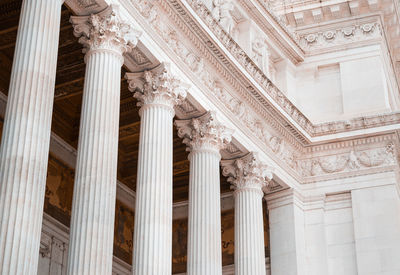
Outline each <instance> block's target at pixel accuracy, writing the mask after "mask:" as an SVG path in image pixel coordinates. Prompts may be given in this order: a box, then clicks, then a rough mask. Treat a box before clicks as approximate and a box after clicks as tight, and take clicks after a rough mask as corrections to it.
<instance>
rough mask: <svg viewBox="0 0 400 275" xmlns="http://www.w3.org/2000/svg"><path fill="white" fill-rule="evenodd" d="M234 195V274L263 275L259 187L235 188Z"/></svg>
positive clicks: (260, 195)
mask: <svg viewBox="0 0 400 275" xmlns="http://www.w3.org/2000/svg"><path fill="white" fill-rule="evenodd" d="M234 196H235V274H236V275H248V274H257V275H263V274H264V275H265V273H266V269H265V250H264V220H263V211H262V197H263V192H262V191H261V189H259V190H257V189H253V188H242V189H237V190H236V191H235V193H234Z"/></svg>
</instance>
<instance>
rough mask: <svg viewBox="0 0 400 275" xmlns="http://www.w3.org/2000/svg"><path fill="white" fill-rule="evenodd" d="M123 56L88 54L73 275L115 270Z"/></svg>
mask: <svg viewBox="0 0 400 275" xmlns="http://www.w3.org/2000/svg"><path fill="white" fill-rule="evenodd" d="M121 65H122V64H121V58H119V57H118V56H116V54H114V53H111V52H106V51H95V52H93V53H91V54H90V55H89V56H87V63H86V73H85V86H84V90H83V104H82V113H81V123H80V132H79V143H78V157H77V163H76V172H75V186H74V197H73V204H72V217H71V235H70V250H69V255H68V257H69V261H68V263H69V264H68V273H69V274H111V271H112V257H113V254H112V252H113V237H114V215H115V194H116V179H117V155H118V127H119V123H118V122H119V105H120V83H121V78H120V77H121Z"/></svg>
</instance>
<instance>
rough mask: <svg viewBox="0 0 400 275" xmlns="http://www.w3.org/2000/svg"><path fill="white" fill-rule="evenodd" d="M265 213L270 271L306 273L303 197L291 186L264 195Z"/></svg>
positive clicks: (279, 274) (277, 274)
mask: <svg viewBox="0 0 400 275" xmlns="http://www.w3.org/2000/svg"><path fill="white" fill-rule="evenodd" d="M265 200H266V201H267V206H268V212H269V223H270V224H269V229H270V242H271V243H270V244H271V273H272V274H274V275H281V274H282V275H303V274H306V271H305V267H306V266H305V264H306V262H305V261H306V257H305V252H306V250H305V235H304V234H305V230H304V211H303V197H302V196H301V195H300V194H299V193H298V192H297V191H295V190H293V189H286V190H283V191H279V192H275V193H271V194H268V195H266V196H265Z"/></svg>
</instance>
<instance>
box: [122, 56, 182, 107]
mask: <svg viewBox="0 0 400 275" xmlns="http://www.w3.org/2000/svg"><path fill="white" fill-rule="evenodd" d="M170 71H171V70H170V68H169V64H167V63H161V64H160V65H158V66H157V67H156V68H154V69H152V70H149V71H144V72H141V73H126V75H125V78H126V79H127V80H128V84H129V86H128V87H129V90H130V91H131V92H133V93H134V95H133V96H134V97H135V98H137V99H138V103H137V105H138V106H140V107H141V106H144V105H147V104H162V105H167V106H169V107H171V108H173V107H174V106H175V105H178V104H181V103H182V102H183V101H184V99H185V98H186V95H187V89H189V85H187V84H186V83H184V82H182V81H181V80H180V79H178V78H177V77H176V76H174V75H173V74H172V73H171V72H170Z"/></svg>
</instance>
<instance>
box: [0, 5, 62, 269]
mask: <svg viewBox="0 0 400 275" xmlns="http://www.w3.org/2000/svg"><path fill="white" fill-rule="evenodd" d="M62 2H63V1H60V0H29V1H28V0H24V1H23V3H22V8H21V15H20V21H19V26H18V35H17V41H16V46H15V53H14V61H13V67H12V72H11V79H10V87H9V93H8V103H7V108H6V114H5V118H4V128H3V137H2V140H1V149H0V185H1V187H0V188H1V190H0V274H36V272H37V265H38V253H39V246H40V233H41V227H42V215H43V205H44V195H45V186H46V171H47V160H48V154H49V142H50V126H51V115H52V109H53V96H54V83H55V77H56V65H57V51H58V38H59V32H60V16H61V5H62Z"/></svg>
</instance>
